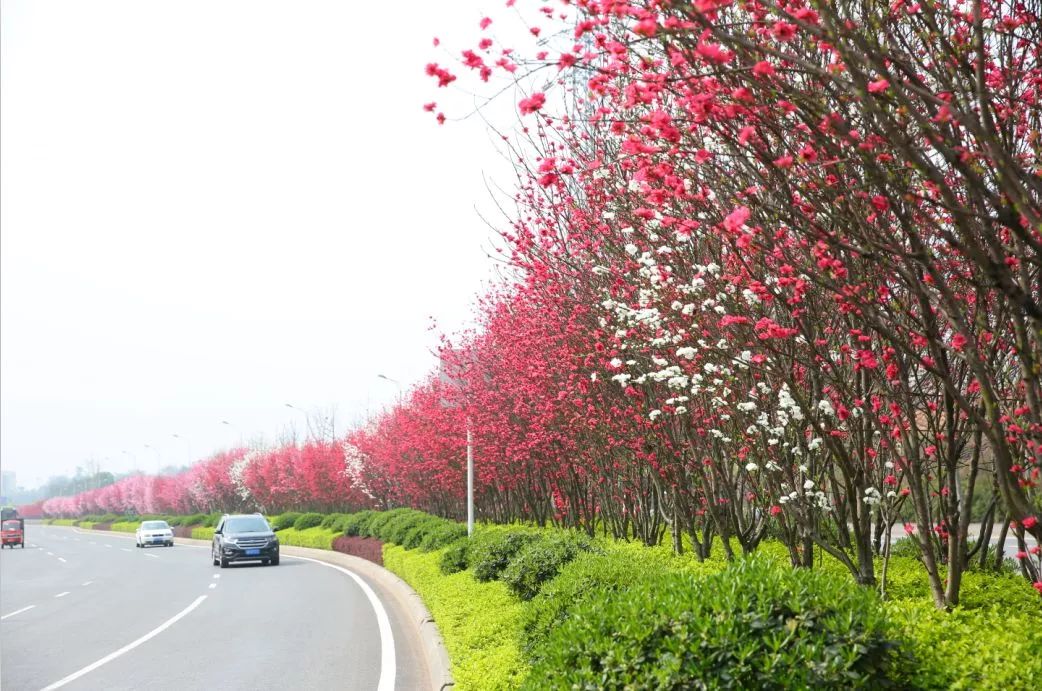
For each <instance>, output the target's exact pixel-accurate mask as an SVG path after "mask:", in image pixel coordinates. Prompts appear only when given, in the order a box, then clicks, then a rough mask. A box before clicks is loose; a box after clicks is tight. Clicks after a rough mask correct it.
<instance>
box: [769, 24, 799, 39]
mask: <svg viewBox="0 0 1042 691" xmlns="http://www.w3.org/2000/svg"><path fill="white" fill-rule="evenodd" d="M771 35H772V36H774V37H775V38H776V39H778V40H779V41H791V40H792V39H793V38H795V36H796V25H795V24H789V23H788V22H777V23H775V25H774V26H772V27H771Z"/></svg>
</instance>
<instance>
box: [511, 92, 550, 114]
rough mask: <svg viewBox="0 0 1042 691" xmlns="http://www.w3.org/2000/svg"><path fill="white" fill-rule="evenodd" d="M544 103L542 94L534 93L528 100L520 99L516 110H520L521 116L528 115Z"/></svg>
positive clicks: (544, 97)
mask: <svg viewBox="0 0 1042 691" xmlns="http://www.w3.org/2000/svg"><path fill="white" fill-rule="evenodd" d="M545 103H546V95H545V94H543V93H542V92H541V91H537V92H536V93H534V94H532V95H531V96H530V97H529V98H523V99H521V102H520V103H518V104H517V105H518V108H520V109H521V114H522V115H528V114H530V113H534V112H536V111H537V110H539V109H540V108H542V107H543V105H544V104H545Z"/></svg>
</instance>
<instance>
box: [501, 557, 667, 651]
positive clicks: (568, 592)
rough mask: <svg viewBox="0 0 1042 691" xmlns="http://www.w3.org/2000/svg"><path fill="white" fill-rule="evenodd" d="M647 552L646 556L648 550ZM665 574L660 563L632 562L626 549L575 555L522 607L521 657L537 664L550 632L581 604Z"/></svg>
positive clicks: (658, 560)
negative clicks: (523, 656)
mask: <svg viewBox="0 0 1042 691" xmlns="http://www.w3.org/2000/svg"><path fill="white" fill-rule="evenodd" d="M642 549H643V548H642ZM647 551H648V553H649V554H648V556H650V550H647ZM666 572H667V567H666V566H665V564H664V560H662V559H634V558H633V555H632V554H631V553H630V551H628V550H627V551H611V552H607V553H600V552H587V553H585V554H580V555H578V556H577V557H576V558H575V560H574V561H572V562H571V563H569V564H566V565H565V566H564V567H562V569H561V571H560V573H558V574H557V577H556V578H554V579H552V580H550V581H549V582H547V583H546V584H545V585H543V588H542V589H541V590H540V591H539V594H538V595H536V596H535V597H534V598H532V600H531V601H530V602H529V603H528V606H527V607H525V610H524V615H523V617H522V622H521V645H522V649H523V650H524V652H525V655H526V656H527V657H528V658H529V660H531V661H532V662H538V660H539V658H540V657H541V654H542V650H541V648H542V646H543V643H544V642H545V641H546V639H547V638H548V637H549V635H550V632H551V631H553V630H554V629H556V628H557V627H559V626H560V625H561V624H563V623H564V622H565V621H566V620H567V619H568V617H569V616H570V615H571V613H572V611H574V610H575V609H576V608H577V607H579V606H580V605H582V604H583V603H585V602H588V601H602V600H604V599H606V598H608V597H609V596H610V595H611V594H612V593H615V592H617V591H619V590H626V589H628V588H630V587H632V586H634V585H635V584H637V583H640V582H641V581H645V580H648V579H650V578H652V577H658V576H661V575H662V574H664V573H666Z"/></svg>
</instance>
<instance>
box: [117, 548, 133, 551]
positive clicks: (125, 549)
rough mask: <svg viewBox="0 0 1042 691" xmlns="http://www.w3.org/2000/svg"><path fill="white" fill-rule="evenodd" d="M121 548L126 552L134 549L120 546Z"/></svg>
mask: <svg viewBox="0 0 1042 691" xmlns="http://www.w3.org/2000/svg"><path fill="white" fill-rule="evenodd" d="M120 549H121V550H123V551H124V552H130V551H132V550H130V549H127V548H126V547H120Z"/></svg>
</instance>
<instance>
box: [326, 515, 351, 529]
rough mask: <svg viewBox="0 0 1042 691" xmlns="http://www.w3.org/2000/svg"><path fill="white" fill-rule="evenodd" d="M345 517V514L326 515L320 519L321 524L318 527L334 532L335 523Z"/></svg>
mask: <svg viewBox="0 0 1042 691" xmlns="http://www.w3.org/2000/svg"><path fill="white" fill-rule="evenodd" d="M345 516H347V514H346V513H328V514H326V515H325V517H324V518H323V519H322V523H321V524H320V525H321V526H322V527H323V528H328V529H329V530H336V529H337V528H336V524H337V522H338V521H339V520H340V519H342V518H344V517H345Z"/></svg>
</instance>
